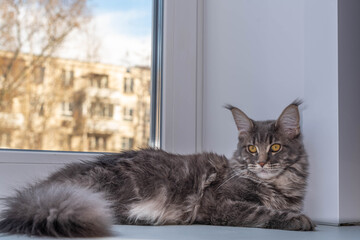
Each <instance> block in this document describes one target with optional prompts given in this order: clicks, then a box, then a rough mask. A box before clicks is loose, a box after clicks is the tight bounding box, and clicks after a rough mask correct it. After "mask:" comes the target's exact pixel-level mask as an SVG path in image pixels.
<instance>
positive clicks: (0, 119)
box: [0, 112, 24, 128]
mask: <svg viewBox="0 0 360 240" xmlns="http://www.w3.org/2000/svg"><path fill="white" fill-rule="evenodd" d="M23 124H24V116H23V115H22V114H21V113H4V112H0V128H21V127H22V126H23Z"/></svg>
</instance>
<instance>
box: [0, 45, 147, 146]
mask: <svg viewBox="0 0 360 240" xmlns="http://www.w3.org/2000/svg"><path fill="white" fill-rule="evenodd" d="M12 54H13V53H9V52H0V66H1V71H2V72H1V76H2V77H1V79H0V90H1V94H2V95H1V97H0V101H1V108H0V147H1V148H13V149H37V150H62V151H100V152H117V151H121V150H126V149H134V148H139V147H146V146H147V145H148V142H149V135H150V86H151V84H150V82H151V81H150V77H151V74H150V68H148V67H130V68H125V67H123V66H116V65H109V64H102V63H92V62H81V61H76V60H69V59H60V58H46V59H42V60H40V61H34V58H37V56H31V55H25V54H24V55H21V56H20V57H17V59H16V61H14V63H13V65H12V66H11V67H12V69H11V71H8V72H6V69H9V62H11V58H12V56H13V55H12ZM14 66H16V67H14ZM11 83H16V84H17V85H18V86H16V88H9V87H8V86H10V85H11ZM13 85H14V84H13Z"/></svg>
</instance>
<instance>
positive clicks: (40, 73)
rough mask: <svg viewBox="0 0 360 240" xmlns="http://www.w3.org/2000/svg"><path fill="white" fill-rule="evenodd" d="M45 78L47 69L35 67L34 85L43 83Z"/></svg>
mask: <svg viewBox="0 0 360 240" xmlns="http://www.w3.org/2000/svg"><path fill="white" fill-rule="evenodd" d="M44 77H45V67H35V69H34V83H38V84H40V83H43V82H44Z"/></svg>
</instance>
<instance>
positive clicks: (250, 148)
mask: <svg viewBox="0 0 360 240" xmlns="http://www.w3.org/2000/svg"><path fill="white" fill-rule="evenodd" d="M248 150H249V152H251V153H256V152H257V148H256V147H255V146H254V145H249V146H248Z"/></svg>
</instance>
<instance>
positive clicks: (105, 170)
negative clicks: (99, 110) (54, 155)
mask: <svg viewBox="0 0 360 240" xmlns="http://www.w3.org/2000/svg"><path fill="white" fill-rule="evenodd" d="M299 104H300V103H299V102H294V103H292V104H290V105H289V106H288V107H286V108H285V110H284V111H283V112H282V114H281V115H280V117H279V118H278V120H276V121H254V120H251V119H250V118H248V117H247V116H246V115H245V113H243V112H242V111H241V110H239V109H238V108H236V107H233V106H230V105H229V106H227V108H228V109H229V110H231V112H232V114H233V117H234V120H235V123H236V126H237V128H238V133H239V142H238V146H237V149H236V151H235V153H234V155H233V157H232V159H230V160H228V159H227V158H226V157H224V156H219V155H216V154H213V153H202V154H194V155H175V154H170V153H167V152H164V151H162V150H156V149H144V150H139V151H126V152H122V153H120V154H108V155H104V156H102V157H99V158H98V159H97V161H94V162H82V163H75V164H70V165H68V166H66V167H65V168H63V169H61V170H59V171H58V172H55V173H54V174H52V175H51V176H50V177H49V178H48V179H46V180H45V181H43V182H40V183H37V184H34V185H32V186H30V187H27V188H25V189H23V190H20V191H17V193H16V194H15V195H14V196H13V197H9V198H7V199H6V205H7V208H6V209H5V211H3V213H2V215H1V220H0V232H2V233H10V234H28V235H38V236H44V235H45V236H55V237H63V236H64V237H95V236H106V235H110V234H111V232H110V226H111V224H112V223H115V224H139V225H143V224H146V225H162V224H193V223H196V224H212V225H228V226H244V227H259V228H272V229H284V230H303V231H311V230H314V227H315V226H314V224H313V223H312V222H311V220H310V219H309V218H308V217H307V216H305V215H303V214H301V212H300V211H301V209H302V205H303V199H304V194H305V187H306V178H307V175H308V172H307V169H308V161H307V157H306V153H305V150H304V146H303V143H302V140H301V134H300V128H299V112H298V105H299Z"/></svg>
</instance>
